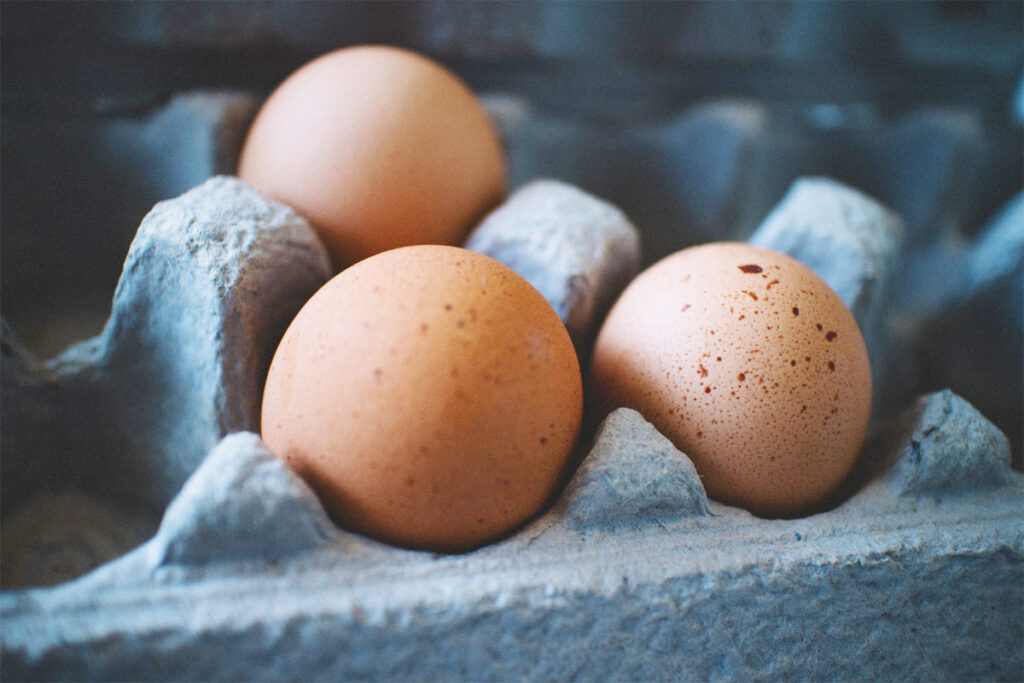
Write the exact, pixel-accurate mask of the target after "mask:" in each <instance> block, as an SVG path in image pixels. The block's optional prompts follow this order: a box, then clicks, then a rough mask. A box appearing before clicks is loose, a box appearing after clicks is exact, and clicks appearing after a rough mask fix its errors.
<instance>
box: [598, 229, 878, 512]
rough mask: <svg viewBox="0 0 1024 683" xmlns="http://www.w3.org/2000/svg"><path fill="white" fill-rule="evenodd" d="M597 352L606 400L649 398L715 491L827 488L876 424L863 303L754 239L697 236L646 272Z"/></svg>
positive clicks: (801, 504)
mask: <svg viewBox="0 0 1024 683" xmlns="http://www.w3.org/2000/svg"><path fill="white" fill-rule="evenodd" d="M592 362H593V366H592V372H591V382H592V386H593V391H594V395H595V397H596V399H597V401H598V402H599V403H600V404H601V405H603V406H604V408H605V409H611V408H614V407H617V406H628V407H631V408H634V409H636V410H638V411H640V412H641V413H642V414H643V415H644V416H645V417H646V418H647V419H648V420H649V421H650V422H652V423H653V424H654V425H655V426H656V427H657V428H658V429H659V430H660V431H661V432H662V433H663V434H665V436H667V437H668V438H669V439H670V440H671V441H672V442H673V443H674V444H675V445H676V446H677V447H678V448H679V449H680V450H682V451H683V452H684V453H686V454H687V455H688V456H689V457H690V458H691V459H692V460H693V463H694V465H695V466H696V468H697V471H698V473H699V474H700V476H701V479H702V481H703V483H704V487H705V489H706V490H707V492H708V494H709V495H710V496H711V497H713V498H715V499H718V500H720V501H723V502H727V503H730V504H734V505H738V506H741V507H745V508H747V509H749V510H751V511H753V512H755V513H758V514H762V515H767V516H788V515H794V514H798V513H800V512H801V511H804V510H806V509H808V507H809V506H811V505H812V504H814V503H815V502H817V501H820V500H821V499H822V498H823V497H825V496H827V495H828V494H829V493H830V492H831V491H833V490H834V489H835V488H836V487H837V486H838V484H839V483H840V481H841V480H842V479H843V478H844V476H845V475H846V474H847V473H848V472H849V471H850V469H851V467H852V466H853V463H854V461H855V459H856V457H857V454H858V452H859V451H860V448H861V444H862V442H863V440H864V435H865V432H866V430H867V425H868V417H869V413H870V410H871V372H870V366H869V363H868V355H867V350H866V349H865V346H864V340H863V338H862V337H861V333H860V330H859V329H858V327H857V323H856V322H855V321H854V319H853V316H852V315H851V313H850V311H849V310H848V309H847V308H846V306H844V305H843V302H842V301H841V300H840V299H839V297H838V296H837V295H836V294H835V293H834V292H833V291H832V290H831V289H830V288H829V287H828V285H827V284H825V282H824V281H823V280H822V279H821V278H819V277H818V276H817V275H816V274H815V273H814V272H813V271H811V270H810V269H809V268H807V267H806V266H804V265H802V264H801V263H799V262H798V261H796V260H794V259H792V258H790V257H788V256H785V255H783V254H779V253H776V252H773V251H769V250H765V249H761V248H758V247H754V246H751V245H748V244H740V243H716V244H706V245H702V246H698V247H693V248H690V249H684V250H682V251H679V252H677V253H675V254H672V255H671V256H668V257H666V258H665V259H663V260H661V261H660V262H658V263H656V264H654V265H653V266H651V267H650V268H649V269H647V270H646V271H644V272H643V273H641V274H640V275H639V276H638V277H637V278H636V279H635V280H634V281H633V282H632V283H631V284H630V285H629V287H628V288H627V289H626V290H625V292H623V294H622V296H621V297H620V298H619V300H618V301H617V302H616V303H615V305H614V307H613V308H612V310H611V312H610V313H609V315H608V317H607V319H606V321H605V323H604V325H603V327H602V329H601V331H600V333H599V335H598V338H597V342H596V346H595V349H594V355H593V361H592Z"/></svg>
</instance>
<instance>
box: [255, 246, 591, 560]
mask: <svg viewBox="0 0 1024 683" xmlns="http://www.w3.org/2000/svg"><path fill="white" fill-rule="evenodd" d="M582 401H583V399H582V380H581V377H580V369H579V365H578V363H577V360H576V353H575V351H574V349H573V345H572V343H571V342H570V340H569V334H568V332H566V329H565V327H564V326H563V324H562V322H561V320H559V318H558V315H557V314H556V313H555V311H554V309H552V307H551V305H550V304H548V302H547V301H546V300H545V299H544V297H543V296H541V294H540V293H539V292H537V290H535V289H534V288H533V287H532V286H531V285H530V284H529V283H528V282H527V281H526V280H524V279H523V278H522V277H520V276H519V275H517V274H516V273H515V272H514V271H512V270H511V269H510V268H508V267H506V266H504V265H502V264H501V263H498V262H497V261H495V260H493V259H491V258H488V257H486V256H483V255H481V254H477V253H474V252H471V251H467V250H465V249H460V248H457V247H446V246H414V247H405V248H401V249H396V250H392V251H387V252H384V253H381V254H378V255H376V256H373V257H370V258H368V259H366V260H364V261H361V262H360V263H358V264H356V265H354V266H352V267H351V268H348V269H347V270H345V271H343V272H342V273H340V274H339V275H337V276H336V277H334V278H333V279H332V280H330V281H329V282H328V283H327V284H326V285H325V286H324V287H323V288H322V289H321V290H320V291H318V292H317V293H316V294H315V295H314V296H313V298H312V299H310V300H309V302H307V304H306V305H305V306H304V307H303V308H302V310H301V311H300V312H299V314H298V316H297V317H296V318H295V320H294V321H293V322H292V324H291V326H290V327H289V328H288V331H287V332H286V333H285V335H284V337H283V339H282V341H281V344H280V346H279V347H278V349H277V352H276V354H275V356H274V359H273V362H272V364H271V367H270V372H269V375H268V377H267V384H266V389H265V392H264V396H263V415H262V432H263V439H264V441H265V442H266V443H267V445H268V447H269V448H270V449H271V451H272V452H274V453H275V454H276V455H277V456H278V457H281V458H283V459H284V460H286V461H287V462H288V464H289V465H290V466H291V467H292V468H293V469H294V470H295V471H296V472H297V473H298V474H299V475H301V476H302V477H303V478H304V479H305V480H306V481H307V482H308V483H309V484H310V485H311V486H312V488H313V489H314V490H315V491H316V492H317V493H318V495H319V496H320V498H321V500H322V501H323V503H324V507H325V508H326V509H327V511H328V512H329V514H330V515H331V516H332V517H333V518H334V519H335V521H336V522H337V523H338V524H339V525H341V526H342V527H345V528H348V529H351V530H354V531H358V532H361V533H364V534H366V535H369V536H373V537H375V538H379V539H382V540H384V541H387V542H390V543H393V544H396V545H401V546H406V547H411V548H423V549H429V550H435V551H461V550H466V549H470V548H473V547H476V546H479V545H481V544H483V543H486V542H488V541H491V540H494V539H496V538H498V537H500V536H502V535H504V534H506V533H508V532H509V531H511V530H513V529H514V528H516V527H517V526H519V525H520V524H522V523H523V522H524V521H526V520H527V519H529V518H530V517H531V516H533V515H534V514H536V513H537V512H538V511H539V509H540V508H541V507H542V506H543V505H544V503H545V501H546V500H547V499H548V498H549V496H550V495H551V494H552V492H553V489H554V487H555V486H556V482H557V480H558V478H559V476H560V474H561V471H562V469H563V468H564V467H565V464H566V461H567V458H568V455H569V453H570V451H571V449H572V446H573V442H574V440H575V438H576V434H577V430H578V429H579V425H580V419H581V413H582Z"/></svg>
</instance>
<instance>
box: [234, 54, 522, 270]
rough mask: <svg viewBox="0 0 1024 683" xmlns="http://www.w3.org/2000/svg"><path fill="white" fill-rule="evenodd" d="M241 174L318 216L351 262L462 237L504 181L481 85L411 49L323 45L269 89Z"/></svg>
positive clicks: (340, 255)
mask: <svg viewBox="0 0 1024 683" xmlns="http://www.w3.org/2000/svg"><path fill="white" fill-rule="evenodd" d="M238 176H239V177H240V178H241V179H242V180H243V181H245V182H247V183H249V184H251V185H254V186H255V187H257V188H258V189H260V190H261V191H263V192H264V193H265V194H266V195H268V196H270V197H272V198H273V199H276V200H278V201H281V202H283V203H285V204H288V205H289V206H291V207H292V208H294V209H295V210H296V211H298V212H299V213H300V214H302V215H303V216H304V217H305V218H306V219H308V220H309V221H310V223H311V224H312V225H313V227H314V228H316V230H317V232H318V234H319V235H320V237H321V239H322V240H323V241H324V243H325V244H326V245H327V247H328V249H329V250H330V252H331V255H332V258H333V260H334V263H335V266H336V267H337V268H343V267H345V266H348V265H350V264H352V263H355V262H356V261H358V260H360V259H363V258H365V257H367V256H370V255H372V254H376V253H378V252H381V251H385V250H387V249H391V248H395V247H399V246H405V245H411V244H427V243H430V244H461V242H462V239H463V237H464V236H465V234H466V232H467V231H468V229H469V228H470V227H471V226H472V224H473V223H474V221H475V220H477V219H478V218H479V217H481V216H482V215H483V214H484V213H485V212H486V211H487V210H488V209H490V208H491V207H492V206H494V205H495V204H496V203H497V202H498V201H500V199H501V197H502V196H503V194H504V191H505V162H504V153H503V151H502V149H501V145H500V141H499V137H498V134H497V131H496V129H495V127H494V125H493V123H492V121H491V120H490V118H489V117H488V115H487V112H486V110H485V109H484V108H483V106H482V105H481V103H480V102H479V101H478V100H477V98H476V97H475V96H474V94H473V93H472V92H471V91H470V90H469V88H468V87H466V85H465V84H463V83H462V82H461V81H460V80H459V79H458V78H457V77H456V76H455V75H454V74H452V73H451V72H450V71H448V70H447V69H445V68H444V67H442V66H441V65H440V64H438V63H436V62H434V61H432V60H430V59H428V58H426V57H424V56H422V55H419V54H417V53H414V52H410V51H408V50H404V49H400V48H394V47H387V46H379V45H362V46H355V47H347V48H343V49H341V50H337V51H335V52H331V53H328V54H326V55H323V56H321V57H319V58H317V59H315V60H313V61H312V62H310V63H308V64H306V65H305V66H303V67H302V68H300V69H299V70H298V71H296V72H295V73H293V74H292V75H291V76H289V77H288V78H287V79H286V80H285V81H284V82H283V83H282V84H281V85H280V86H279V87H278V88H277V89H276V90H275V91H274V92H273V93H272V94H271V95H270V97H269V98H268V99H267V100H266V102H265V103H264V104H263V106H262V108H261V109H260V111H259V113H258V114H257V116H256V119H255V120H254V122H253V125H252V127H251V128H250V130H249V133H248V136H247V138H246V141H245V144H244V146H243V149H242V154H241V158H240V161H239V167H238Z"/></svg>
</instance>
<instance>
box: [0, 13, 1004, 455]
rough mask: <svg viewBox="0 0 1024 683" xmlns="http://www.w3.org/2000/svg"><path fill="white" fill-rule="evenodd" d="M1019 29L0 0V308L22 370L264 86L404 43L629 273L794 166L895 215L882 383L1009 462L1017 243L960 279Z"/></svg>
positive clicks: (204, 166) (780, 183)
mask: <svg viewBox="0 0 1024 683" xmlns="http://www.w3.org/2000/svg"><path fill="white" fill-rule="evenodd" d="M1022 27H1024V5H1022V3H1020V2H1015V1H1007V2H996V1H991V0H989V1H986V0H977V1H973V2H954V1H949V0H922V1H920V2H770V3H769V2H643V1H632V2H573V1H568V0H566V1H559V2H544V1H537V2H532V1H529V0H523V1H517V2H445V1H437V0H428V1H423V2H354V1H353V2H336V3H328V2H289V1H263V2H259V1H257V2H174V1H170V2H45V3H44V2H15V1H9V0H8V1H5V2H4V3H3V5H2V6H0V87H2V92H0V114H2V127H0V138H2V151H0V169H2V191H0V200H2V205H0V312H2V314H3V317H4V319H5V320H6V321H8V322H9V323H10V324H11V325H12V326H13V328H14V329H15V330H16V331H17V333H18V334H19V336H20V337H21V340H22V341H23V342H24V343H25V345H26V346H27V347H28V348H29V349H31V350H32V351H34V352H35V353H37V354H38V355H40V356H41V357H44V358H45V357H50V356H52V355H54V354H56V353H58V352H59V351H60V350H61V349H62V348H64V346H66V345H67V344H68V343H71V342H74V341H77V340H80V339H83V338H86V337H89V336H91V335H93V334H96V333H97V332H98V331H99V330H100V328H101V327H102V324H103V322H104V321H105V319H106V316H107V314H108V312H109V306H110V297H111V295H112V293H113V290H114V286H115V284H116V282H117V278H118V276H119V274H120V269H121V263H122V261H123V259H124V256H125V254H126V253H127V250H128V245H129V244H130V242H131V239H132V237H133V235H134V233H135V230H136V228H137V226H138V224H139V222H140V221H141V219H142V218H143V216H144V215H145V213H146V212H147V211H148V210H149V209H150V208H151V207H152V205H153V204H154V203H155V202H157V201H160V200H162V199H167V198H171V197H174V196H177V195H179V194H181V193H183V192H185V191H186V190H188V189H190V188H192V187H194V186H196V185H198V184H199V183H201V182H202V181H203V180H205V179H206V178H207V177H209V176H210V175H213V174H215V173H232V172H233V171H234V164H235V161H236V158H237V153H238V149H239V147H240V145H241V143H242V140H243V139H244V134H245V129H246V126H247V124H248V122H249V120H251V117H252V116H253V115H254V114H255V111H256V108H257V107H258V106H259V103H260V101H261V100H262V98H263V97H265V96H266V95H267V94H268V93H269V92H270V90H271V89H272V88H273V87H274V86H275V85H277V84H278V83H279V82H280V81H281V80H283V79H284V78H285V77H286V76H287V75H288V74H289V73H290V72H292V71H293V70H294V69H296V68H297V67H298V66H300V65H301V64H303V63H304V62H306V61H308V60H309V59H311V58H312V57H314V56H316V55H319V54H321V53H323V52H327V51H329V50H332V49H336V48H338V47H342V46H345V45H350V44H357V43H389V44H395V45H403V46H407V47H410V48H412V49H415V50H418V51H421V52H423V53H425V54H427V55H430V56H432V57H434V58H435V59H437V60H438V61H440V62H442V63H443V64H445V65H446V66H448V67H449V68H451V69H452V70H453V71H455V72H456V73H457V74H459V75H460V76H461V77H462V78H464V79H465V80H466V81H467V83H468V84H469V85H470V86H471V87H472V88H473V89H474V90H475V91H476V92H477V93H479V94H480V95H481V96H482V97H483V98H484V100H485V103H486V104H487V106H488V108H489V109H490V111H491V112H492V114H493V115H494V117H495V118H496V120H497V121H498V123H499V127H500V128H501V131H502V134H503V137H504V140H505V143H506V146H507V149H508V154H509V172H510V181H511V187H512V188H513V189H514V188H515V187H516V186H518V185H520V184H522V183H523V182H525V181H527V180H529V179H531V178H534V177H540V176H545V177H555V178H559V179H562V180H566V181H569V182H572V183H575V184H577V185H579V186H580V187H582V188H583V189H585V190H587V191H589V192H591V193H593V194H595V195H598V196H600V197H602V198H605V199H607V200H610V201H611V202H613V203H615V204H617V205H618V206H620V207H621V208H622V209H623V210H624V211H625V212H626V213H627V214H628V215H629V216H630V217H631V218H632V220H633V221H634V222H635V223H636V224H637V226H638V227H639V228H640V230H641V232H642V234H643V237H644V258H645V262H646V263H650V262H652V261H654V260H656V259H657V258H660V257H661V256H664V255H665V254H668V253H670V252H672V251H675V250H677V249H679V248H682V247H685V246H688V245H691V244H695V243H699V242H706V241H711V240H717V239H744V238H745V237H746V236H747V235H749V234H750V233H751V232H752V231H753V229H754V228H755V227H756V226H757V225H758V223H759V222H760V221H761V220H762V219H763V218H764V217H765V215H766V214H767V213H768V212H769V211H770V210H771V208H772V207H773V206H774V205H775V204H776V203H777V202H778V201H779V199H780V198H781V197H782V196H783V195H784V194H785V192H786V190H787V188H788V187H789V186H790V184H791V183H792V181H793V180H794V179H796V178H797V177H800V176H806V175H826V176H830V177H832V178H835V179H837V180H840V181H842V182H844V183H847V184H849V185H852V186H853V187H856V188H858V189H860V190H862V191H864V192H866V193H867V194H869V195H871V196H873V197H875V198H877V199H878V200H880V201H882V202H883V203H885V204H887V205H889V206H891V207H892V208H894V209H895V210H897V211H898V212H899V213H900V214H901V215H902V216H903V218H904V221H905V222H906V228H907V233H906V235H907V244H908V245H909V247H910V251H908V254H909V255H908V256H907V257H906V259H905V263H904V264H903V266H904V267H903V272H902V275H901V278H902V279H901V283H902V286H901V288H900V289H899V296H897V300H896V301H895V302H894V307H893V321H894V323H893V324H894V325H896V326H899V325H904V326H905V327H906V329H908V330H911V332H910V333H908V334H909V337H910V340H909V341H907V344H909V345H910V346H912V347H913V350H914V353H913V354H912V355H913V358H914V359H915V360H914V368H913V372H911V373H909V374H908V379H907V380H906V386H905V387H904V390H905V391H906V393H907V394H908V395H909V394H911V393H920V392H922V391H926V390H931V389H935V388H941V387H945V386H951V387H952V388H953V389H954V390H955V391H957V392H958V393H961V394H962V395H964V396H965V397H966V398H968V399H969V400H970V401H972V402H973V403H974V404H975V405H976V406H977V407H978V408H979V409H980V410H982V412H983V413H985V414H986V415H987V416H989V417H990V418H991V419H993V421H995V422H996V423H997V424H999V425H1000V426H1001V427H1002V428H1003V429H1004V430H1005V431H1007V432H1008V434H1009V435H1010V436H1011V439H1012V440H1013V441H1014V443H1015V452H1016V454H1017V455H1016V457H1017V466H1018V467H1019V466H1020V465H1019V462H1020V460H1019V457H1020V455H1019V454H1020V450H1021V432H1022V428H1021V420H1022V417H1021V416H1022V405H1021V404H1022V394H1024V390H1022V388H1021V385H1022V381H1021V375H1022V372H1021V365H1022V363H1024V360H1022V358H1024V342H1022V341H1021V340H1022V333H1021V329H1022V323H1021V319H1022V318H1024V313H1022V310H1021V309H1022V308H1024V303H1022V298H1024V295H1022V294H1021V289H1024V285H1021V284H1019V283H1021V282H1022V280H1021V275H1020V271H1021V265H1020V259H1021V257H1020V255H1019V254H1020V249H1021V247H1020V239H1019V237H1014V238H1013V239H1016V240H1017V241H1016V242H1014V241H1013V239H1011V241H1010V242H1009V243H1008V244H1009V246H1008V247H1006V248H1005V249H1009V252H1010V254H1011V255H1014V254H1016V256H1015V258H1017V259H1018V260H1017V265H1016V266H1014V268H1015V270H1013V269H1011V273H1010V276H1009V279H1008V280H1006V279H1005V278H1004V280H1005V281H1004V280H1000V281H999V283H997V285H998V286H995V285H993V286H990V287H989V288H988V289H987V290H985V291H979V292H970V293H968V294H966V295H963V296H958V295H957V293H956V289H957V288H958V287H961V286H963V287H966V286H967V285H966V284H963V283H966V282H968V279H964V278H962V277H961V275H960V274H962V273H964V272H967V271H969V270H970V269H971V268H976V266H975V265H971V264H975V263H976V262H977V259H975V260H973V261H972V260H971V259H972V258H974V257H973V256H972V253H973V251H972V250H975V243H974V242H975V240H976V238H977V237H978V236H979V235H982V234H983V233H984V231H985V230H986V227H987V226H989V225H990V223H991V221H992V220H993V217H995V216H996V215H997V213H998V212H999V210H1000V209H1001V208H1002V207H1004V206H1006V205H1007V202H1009V201H1011V200H1012V199H1013V198H1014V197H1015V196H1017V195H1018V194H1019V193H1020V192H1021V187H1022V183H1024V166H1022V149H1024V140H1022V121H1024V85H1022V76H1021V75H1022V68H1024V41H1022ZM1019 232H1020V231H1018V232H1017V233H1015V234H1019ZM1005 249H1004V251H1005ZM1014 249H1016V251H1014ZM964 277H966V276H964ZM1007 282H1008V283H1009V284H1007Z"/></svg>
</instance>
